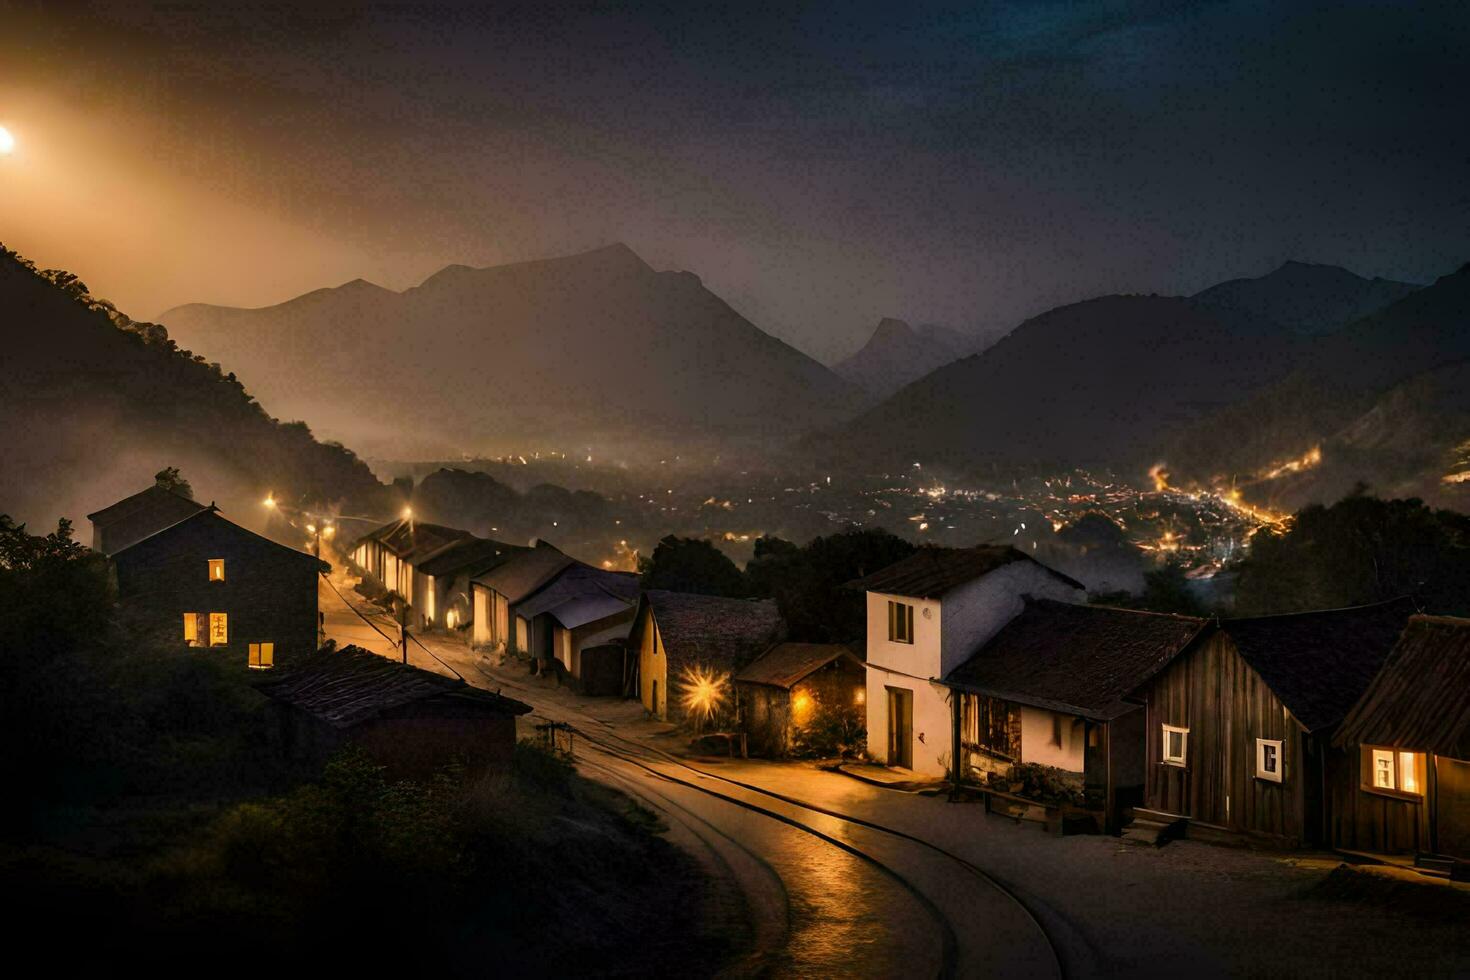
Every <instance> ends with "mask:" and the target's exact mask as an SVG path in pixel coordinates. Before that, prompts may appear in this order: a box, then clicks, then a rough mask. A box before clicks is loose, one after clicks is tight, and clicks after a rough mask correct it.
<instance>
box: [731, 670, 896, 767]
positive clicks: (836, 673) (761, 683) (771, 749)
mask: <svg viewBox="0 0 1470 980" xmlns="http://www.w3.org/2000/svg"><path fill="white" fill-rule="evenodd" d="M734 688H735V710H736V715H737V716H738V718H739V720H740V727H741V730H742V731H744V732H745V733H746V736H747V739H748V743H747V744H748V746H749V750H750V752H751V753H753V754H755V755H765V756H774V757H778V758H779V757H782V756H786V755H790V754H791V753H792V751H793V749H795V748H797V747H798V746H799V743H801V742H802V741H804V740H805V739H807V738H808V737H809V736H810V735H811V733H812V727H813V726H814V725H817V726H834V727H838V726H840V727H847V728H850V729H852V730H853V731H854V733H856V732H857V731H860V730H861V728H862V725H863V723H864V720H865V717H866V715H865V712H864V702H865V700H866V699H867V671H866V669H865V668H864V667H863V662H862V660H861V659H860V658H859V657H858V656H857V655H856V654H854V653H853V652H852V650H850V649H848V648H847V647H845V646H843V645H841V644H840V643H778V644H776V645H775V646H773V647H771V648H770V649H769V650H767V651H766V652H765V653H763V654H761V655H760V656H759V657H757V658H756V659H755V660H753V661H751V662H750V663H749V664H746V665H745V666H744V667H743V668H741V669H740V671H739V672H738V673H736V674H735V677H734Z"/></svg>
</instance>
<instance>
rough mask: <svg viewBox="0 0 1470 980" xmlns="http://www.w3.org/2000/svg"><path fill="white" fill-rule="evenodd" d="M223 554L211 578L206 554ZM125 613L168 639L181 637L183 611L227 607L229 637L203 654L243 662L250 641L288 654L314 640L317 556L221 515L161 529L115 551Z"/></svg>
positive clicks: (179, 641) (204, 635)
mask: <svg viewBox="0 0 1470 980" xmlns="http://www.w3.org/2000/svg"><path fill="white" fill-rule="evenodd" d="M211 558H223V559H224V560H225V579H224V581H223V582H213V581H210V579H209V560H210V559H211ZM114 563H115V568H116V570H117V583H118V596H119V599H120V600H121V601H122V604H123V606H124V609H125V612H126V615H127V616H128V618H129V619H130V620H131V621H132V622H133V623H135V624H136V625H137V626H139V627H140V628H141V629H143V630H144V631H146V632H147V633H149V634H150V635H153V636H156V637H157V638H158V639H159V640H161V641H162V642H164V643H167V644H171V645H177V646H178V647H180V648H183V647H184V646H185V643H184V614H185V613H204V614H206V624H207V614H209V613H212V612H214V613H221V612H222V613H225V614H226V615H227V616H228V617H229V619H228V634H227V637H228V642H227V643H226V644H223V645H221V646H214V647H211V646H209V645H208V634H207V630H206V631H205V632H203V633H202V634H201V639H202V640H203V641H204V645H203V646H201V647H200V648H199V649H198V652H199V653H200V654H201V655H205V654H210V655H216V656H230V657H236V658H238V659H239V661H240V662H241V663H244V662H245V658H246V648H247V646H248V645H249V644H251V643H274V644H275V657H276V660H277V662H279V661H280V659H281V658H282V657H283V656H286V655H291V654H300V653H310V652H311V651H313V650H315V649H316V648H317V639H318V623H317V567H318V566H317V561H316V559H315V558H312V557H311V556H310V555H307V554H303V553H301V552H298V551H294V550H292V549H290V548H286V547H284V546H282V545H278V544H275V543H274V542H271V541H268V540H266V539H264V538H261V537H259V536H257V535H255V534H252V533H251V532H249V531H246V530H245V529H244V528H241V527H238V526H237V525H235V524H232V523H230V522H229V521H227V520H225V519H224V518H222V517H218V516H216V515H201V516H199V517H196V518H194V519H192V520H190V521H188V522H186V523H183V524H179V525H177V526H176V527H174V528H171V529H169V530H166V531H163V532H160V533H159V534H156V535H154V536H153V537H151V538H148V539H147V540H145V541H141V542H139V543H138V544H136V545H134V546H133V547H131V548H128V549H127V550H125V551H122V552H120V553H119V554H118V555H117V556H116V557H115V559H114Z"/></svg>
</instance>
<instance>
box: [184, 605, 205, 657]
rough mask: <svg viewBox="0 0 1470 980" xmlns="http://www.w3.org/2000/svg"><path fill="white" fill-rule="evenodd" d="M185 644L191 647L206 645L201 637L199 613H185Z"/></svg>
mask: <svg viewBox="0 0 1470 980" xmlns="http://www.w3.org/2000/svg"><path fill="white" fill-rule="evenodd" d="M206 629H207V627H206ZM184 646H186V647H189V648H191V649H192V648H194V647H202V646H204V643H203V642H202V641H201V640H200V639H199V614H198V613H196V612H187V613H184Z"/></svg>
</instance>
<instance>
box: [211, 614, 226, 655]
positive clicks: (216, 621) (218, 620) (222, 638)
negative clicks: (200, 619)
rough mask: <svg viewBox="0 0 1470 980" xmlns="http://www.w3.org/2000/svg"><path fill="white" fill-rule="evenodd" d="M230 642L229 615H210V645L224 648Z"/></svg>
mask: <svg viewBox="0 0 1470 980" xmlns="http://www.w3.org/2000/svg"><path fill="white" fill-rule="evenodd" d="M229 642H230V616H229V613H210V614H209V645H210V646H212V647H222V646H224V645H225V644H226V643H229Z"/></svg>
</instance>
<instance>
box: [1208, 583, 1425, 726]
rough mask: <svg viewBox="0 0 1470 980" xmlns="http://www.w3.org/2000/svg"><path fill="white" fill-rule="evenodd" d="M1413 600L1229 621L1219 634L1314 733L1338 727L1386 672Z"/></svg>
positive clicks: (1411, 613)
mask: <svg viewBox="0 0 1470 980" xmlns="http://www.w3.org/2000/svg"><path fill="white" fill-rule="evenodd" d="M1415 612H1416V609H1415V607H1414V602H1413V600H1412V599H1408V598H1402V599H1391V600H1389V601H1388V602H1379V603H1375V604H1373V605H1370V606H1352V607H1349V608H1347V609H1323V610H1316V611H1313V612H1303V613H1287V614H1285V615H1281V616H1261V617H1257V618H1254V619H1227V620H1224V621H1223V622H1221V624H1220V628H1221V629H1222V630H1223V631H1224V632H1225V633H1226V635H1227V636H1229V637H1230V639H1231V641H1232V642H1234V644H1235V648H1236V649H1237V650H1238V651H1240V656H1241V658H1242V659H1244V660H1245V662H1246V663H1247V664H1249V665H1250V666H1251V669H1252V670H1254V671H1255V672H1256V673H1257V674H1259V675H1260V676H1261V679H1262V680H1263V681H1265V682H1266V685H1267V686H1268V687H1269V688H1271V690H1272V692H1274V693H1275V695H1276V696H1277V697H1278V698H1280V699H1281V703H1282V704H1284V705H1286V708H1287V710H1288V711H1290V712H1291V713H1292V715H1293V716H1294V717H1295V718H1296V720H1297V721H1298V722H1300V723H1301V725H1302V727H1303V728H1305V729H1306V730H1307V731H1309V732H1315V731H1318V730H1320V729H1323V728H1328V727H1330V726H1332V725H1335V724H1337V723H1338V722H1339V721H1341V720H1342V719H1343V717H1344V716H1345V715H1346V714H1347V713H1348V710H1349V709H1351V708H1352V706H1353V705H1354V704H1355V703H1356V702H1357V700H1358V698H1360V697H1362V695H1363V692H1364V691H1365V690H1367V688H1368V685H1369V684H1370V683H1372V681H1373V678H1374V676H1376V675H1377V673H1378V671H1379V670H1380V669H1382V667H1383V663H1384V661H1385V660H1387V659H1388V654H1389V651H1390V650H1392V649H1393V646H1394V643H1395V642H1397V640H1398V638H1399V634H1401V633H1402V632H1403V630H1404V627H1405V625H1407V623H1408V621H1409V617H1410V616H1412V615H1413V614H1414V613H1415Z"/></svg>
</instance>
